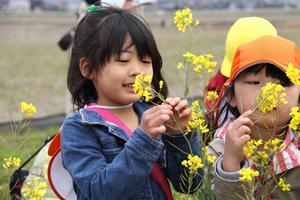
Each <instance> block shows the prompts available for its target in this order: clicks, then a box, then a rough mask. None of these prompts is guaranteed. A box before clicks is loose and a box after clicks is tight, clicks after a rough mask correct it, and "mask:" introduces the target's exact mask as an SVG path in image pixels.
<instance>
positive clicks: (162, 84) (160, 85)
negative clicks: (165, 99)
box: [159, 81, 164, 89]
mask: <svg viewBox="0 0 300 200" xmlns="http://www.w3.org/2000/svg"><path fill="white" fill-rule="evenodd" d="M163 86H164V82H163V81H159V89H162V88H163Z"/></svg>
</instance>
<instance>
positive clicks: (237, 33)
mask: <svg viewBox="0 0 300 200" xmlns="http://www.w3.org/2000/svg"><path fill="white" fill-rule="evenodd" d="M263 35H273V36H275V35H277V31H276V29H275V27H274V26H273V25H272V24H271V22H269V21H268V20H267V19H264V18H262V17H242V18H239V19H238V20H237V21H235V22H234V24H233V25H232V26H231V27H230V29H229V31H228V33H227V36H226V40H225V55H224V58H223V61H222V65H221V66H220V68H219V70H218V71H217V73H216V74H215V75H214V76H213V77H212V78H211V79H210V80H209V82H208V85H207V87H206V90H205V91H204V97H205V106H206V110H207V111H208V112H209V111H211V110H213V109H214V107H215V106H216V101H213V102H211V101H208V100H206V94H207V92H209V91H216V92H217V94H219V92H220V90H221V88H222V87H223V84H224V83H225V82H226V80H227V79H228V78H229V77H230V70H231V65H232V60H233V56H234V54H235V51H236V49H237V48H238V47H239V46H240V45H241V44H243V43H246V42H248V41H250V40H253V39H255V38H258V37H260V36H263Z"/></svg>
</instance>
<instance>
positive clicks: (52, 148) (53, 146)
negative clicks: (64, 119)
mask: <svg viewBox="0 0 300 200" xmlns="http://www.w3.org/2000/svg"><path fill="white" fill-rule="evenodd" d="M57 151H60V130H59V131H58V132H57V134H56V135H55V137H54V138H53V140H52V141H51V143H50V145H49V148H48V155H49V156H54V154H55V153H56V152H57Z"/></svg>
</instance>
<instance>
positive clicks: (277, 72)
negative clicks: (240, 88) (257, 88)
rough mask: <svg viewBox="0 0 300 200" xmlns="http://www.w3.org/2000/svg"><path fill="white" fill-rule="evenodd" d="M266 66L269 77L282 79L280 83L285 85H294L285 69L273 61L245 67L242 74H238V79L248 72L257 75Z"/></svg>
mask: <svg viewBox="0 0 300 200" xmlns="http://www.w3.org/2000/svg"><path fill="white" fill-rule="evenodd" d="M264 68H265V69H266V76H267V77H271V78H274V79H278V80H280V83H281V84H282V85H283V86H291V85H293V83H292V82H291V80H290V79H289V78H288V77H287V75H286V73H285V72H284V71H282V70H281V69H280V68H279V67H277V66H275V65H273V64H271V63H261V64H256V65H253V66H251V67H249V68H247V69H245V70H244V71H242V72H241V73H240V74H238V76H237V77H236V79H237V78H238V77H239V76H243V75H246V74H255V75H256V74H258V73H259V72H260V71H261V70H263V69H264Z"/></svg>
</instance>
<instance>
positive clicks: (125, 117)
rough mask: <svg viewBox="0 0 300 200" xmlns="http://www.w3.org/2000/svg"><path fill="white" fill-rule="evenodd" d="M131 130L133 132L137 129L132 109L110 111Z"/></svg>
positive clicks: (136, 117)
mask: <svg viewBox="0 0 300 200" xmlns="http://www.w3.org/2000/svg"><path fill="white" fill-rule="evenodd" d="M110 111H111V112H113V113H114V114H115V115H116V116H118V117H119V118H120V119H121V121H122V122H123V123H124V124H125V125H126V126H127V127H128V128H129V129H130V130H131V131H134V130H135V129H136V128H137V127H138V116H137V114H136V112H135V111H134V109H133V107H132V106H131V107H128V108H122V109H113V110H110Z"/></svg>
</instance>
